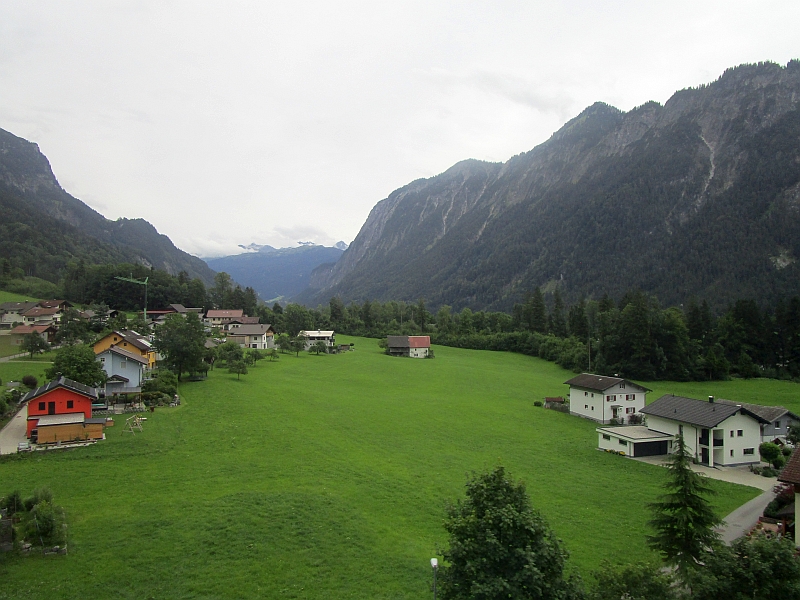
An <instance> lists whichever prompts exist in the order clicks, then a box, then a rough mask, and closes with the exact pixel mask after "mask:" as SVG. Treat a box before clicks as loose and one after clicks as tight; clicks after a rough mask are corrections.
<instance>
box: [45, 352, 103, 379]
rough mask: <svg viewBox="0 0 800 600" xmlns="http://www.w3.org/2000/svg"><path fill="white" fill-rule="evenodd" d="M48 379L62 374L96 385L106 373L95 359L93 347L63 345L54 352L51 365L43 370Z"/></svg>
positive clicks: (68, 377)
mask: <svg viewBox="0 0 800 600" xmlns="http://www.w3.org/2000/svg"><path fill="white" fill-rule="evenodd" d="M44 374H45V377H47V378H48V379H57V378H58V377H59V376H62V375H63V376H64V377H66V378H67V379H72V380H73V381H77V382H78V383H82V384H84V385H88V386H92V387H94V386H98V385H102V384H104V383H105V382H106V379H107V377H108V376H107V375H106V372H105V371H104V370H103V367H102V365H101V364H100V363H99V362H98V361H97V359H96V357H95V354H94V349H93V348H92V347H91V346H87V345H86V344H76V345H74V346H64V347H63V348H61V350H59V351H58V352H56V356H55V358H54V359H53V366H52V367H50V368H49V369H47V370H46V371H45V373H44Z"/></svg>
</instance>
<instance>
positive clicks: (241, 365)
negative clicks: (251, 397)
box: [228, 360, 247, 379]
mask: <svg viewBox="0 0 800 600" xmlns="http://www.w3.org/2000/svg"><path fill="white" fill-rule="evenodd" d="M228 373H236V379H240V377H241V376H242V375H247V365H246V364H245V362H244V360H232V361H230V362H229V363H228Z"/></svg>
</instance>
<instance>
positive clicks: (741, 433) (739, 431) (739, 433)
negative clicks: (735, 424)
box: [736, 429, 744, 437]
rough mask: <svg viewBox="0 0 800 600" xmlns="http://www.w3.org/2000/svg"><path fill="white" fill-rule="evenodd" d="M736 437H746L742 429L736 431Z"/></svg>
mask: <svg viewBox="0 0 800 600" xmlns="http://www.w3.org/2000/svg"><path fill="white" fill-rule="evenodd" d="M736 437H744V431H742V430H741V429H737V430H736Z"/></svg>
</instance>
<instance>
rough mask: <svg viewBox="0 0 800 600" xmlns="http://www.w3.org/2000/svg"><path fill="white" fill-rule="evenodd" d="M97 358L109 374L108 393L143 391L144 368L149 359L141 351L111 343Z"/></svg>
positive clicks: (135, 392) (136, 392)
mask: <svg viewBox="0 0 800 600" xmlns="http://www.w3.org/2000/svg"><path fill="white" fill-rule="evenodd" d="M96 358H97V360H98V361H99V362H100V364H101V365H102V366H103V370H104V371H105V372H106V374H107V375H108V380H107V381H106V395H107V396H108V395H113V394H138V393H140V392H141V391H142V388H141V385H142V380H143V379H144V370H145V369H146V368H147V365H148V360H147V358H145V357H144V356H142V355H141V354H139V353H133V352H130V351H129V350H125V349H123V348H120V347H119V346H114V345H111V346H109V347H108V349H106V350H103V351H102V352H100V353H99V354H97V357H96Z"/></svg>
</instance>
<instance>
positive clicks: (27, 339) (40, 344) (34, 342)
mask: <svg viewBox="0 0 800 600" xmlns="http://www.w3.org/2000/svg"><path fill="white" fill-rule="evenodd" d="M20 349H21V350H22V351H24V352H27V353H28V354H30V355H31V358H33V355H34V354H41V353H42V352H47V351H48V350H49V349H50V344H48V343H47V342H46V341H45V340H44V338H42V336H40V335H39V334H38V333H26V334H25V335H24V336H23V338H22V344H21V345H20Z"/></svg>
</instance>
